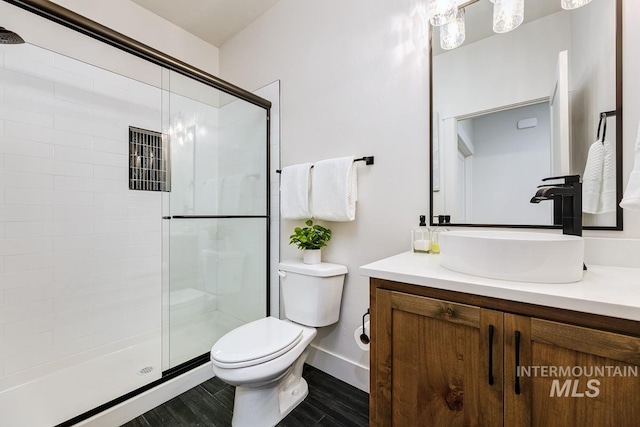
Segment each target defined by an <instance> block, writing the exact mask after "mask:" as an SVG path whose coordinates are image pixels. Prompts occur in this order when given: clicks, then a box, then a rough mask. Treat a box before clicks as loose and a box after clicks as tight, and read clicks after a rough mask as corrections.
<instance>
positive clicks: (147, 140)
mask: <svg viewBox="0 0 640 427" xmlns="http://www.w3.org/2000/svg"><path fill="white" fill-rule="evenodd" d="M167 151H168V150H167V144H166V139H165V138H163V136H162V133H160V132H154V131H151V130H146V129H140V128H135V127H132V126H129V189H131V190H145V191H170V190H171V185H170V184H171V181H170V177H169V170H168V162H167V160H168V159H167V157H168V156H167Z"/></svg>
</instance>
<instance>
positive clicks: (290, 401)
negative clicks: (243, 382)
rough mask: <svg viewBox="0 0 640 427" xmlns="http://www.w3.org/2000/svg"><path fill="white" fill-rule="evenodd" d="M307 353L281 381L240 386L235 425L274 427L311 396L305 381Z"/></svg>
mask: <svg viewBox="0 0 640 427" xmlns="http://www.w3.org/2000/svg"><path fill="white" fill-rule="evenodd" d="M307 354H308V349H307V350H305V351H304V352H303V353H302V355H301V356H300V357H299V358H298V360H296V362H295V363H294V365H293V366H292V369H291V370H290V371H289V372H288V373H287V374H286V375H285V376H284V378H282V379H281V380H279V381H276V382H274V383H272V384H270V385H267V386H262V387H242V386H238V387H236V397H235V400H234V404H233V419H232V420H231V425H232V426H233V427H273V426H275V425H276V424H278V423H279V422H280V421H282V419H283V418H284V417H286V416H287V415H289V413H290V412H291V411H293V409H295V407H296V406H298V405H299V404H300V402H302V401H303V400H304V399H305V397H307V395H308V394H309V385H308V384H307V381H306V380H305V379H304V378H302V367H303V366H304V362H305V360H306V359H307Z"/></svg>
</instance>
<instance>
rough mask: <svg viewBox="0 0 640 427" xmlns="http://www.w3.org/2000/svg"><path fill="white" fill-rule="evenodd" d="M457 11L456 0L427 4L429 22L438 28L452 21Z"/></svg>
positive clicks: (433, 0)
mask: <svg viewBox="0 0 640 427" xmlns="http://www.w3.org/2000/svg"><path fill="white" fill-rule="evenodd" d="M457 11H458V2H457V1H456V0H431V1H430V2H429V22H430V23H431V25H433V26H434V27H439V26H441V25H444V24H446V23H447V22H449V21H451V20H453V19H454V18H455V17H456V13H457Z"/></svg>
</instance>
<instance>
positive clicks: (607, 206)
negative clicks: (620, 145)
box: [597, 141, 617, 214]
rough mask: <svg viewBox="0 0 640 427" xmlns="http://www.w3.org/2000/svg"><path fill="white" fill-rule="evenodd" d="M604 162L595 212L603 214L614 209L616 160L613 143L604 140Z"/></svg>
mask: <svg viewBox="0 0 640 427" xmlns="http://www.w3.org/2000/svg"><path fill="white" fill-rule="evenodd" d="M603 147H604V162H603V165H602V191H601V193H600V200H599V202H598V211H597V213H599V214H603V213H608V212H615V211H616V198H617V195H616V162H615V153H614V151H613V144H611V143H610V142H609V141H605V142H604V144H603Z"/></svg>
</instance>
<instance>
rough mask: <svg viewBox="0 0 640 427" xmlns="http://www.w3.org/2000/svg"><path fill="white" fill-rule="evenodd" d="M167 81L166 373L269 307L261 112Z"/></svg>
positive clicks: (187, 83)
mask: <svg viewBox="0 0 640 427" xmlns="http://www.w3.org/2000/svg"><path fill="white" fill-rule="evenodd" d="M168 80H169V90H168V91H166V90H165V92H164V101H165V111H166V113H165V116H164V122H165V126H164V127H165V132H166V134H167V135H169V140H170V147H171V191H170V192H169V193H167V194H168V200H167V201H166V203H165V208H164V209H165V213H164V215H165V216H164V218H165V219H164V221H163V223H164V227H165V239H164V240H165V247H166V248H168V259H169V264H168V265H165V274H166V277H167V278H168V283H166V284H165V292H164V301H165V304H164V307H165V309H164V313H165V316H164V324H165V326H168V329H167V331H168V332H166V333H165V344H164V352H165V355H164V356H165V357H164V362H163V368H164V369H165V370H166V369H170V368H174V367H176V366H178V365H180V364H182V363H185V362H188V361H190V360H192V359H194V358H197V357H198V356H201V355H203V354H206V353H208V352H209V350H210V349H211V346H212V345H213V343H214V342H215V341H216V340H217V339H218V338H220V337H221V336H222V335H224V334H225V333H226V332H228V331H230V330H231V329H233V328H236V327H238V326H239V325H242V324H244V323H247V322H250V321H252V320H256V319H259V318H262V317H265V316H266V315H267V306H268V305H267V286H268V283H267V281H268V275H267V255H268V254H267V248H268V238H267V235H268V214H267V197H268V193H267V182H268V180H267V160H268V140H267V111H266V110H265V109H264V108H262V107H258V106H255V105H253V104H251V103H249V102H246V101H243V100H240V99H238V98H235V97H233V96H231V95H228V94H225V93H223V92H220V91H218V90H217V89H215V88H213V87H210V86H207V85H204V84H202V83H199V82H195V81H193V80H190V79H187V78H185V77H184V76H182V75H180V74H178V73H175V72H169V79H168ZM167 243H168V244H167ZM167 273H168V274H167Z"/></svg>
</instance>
